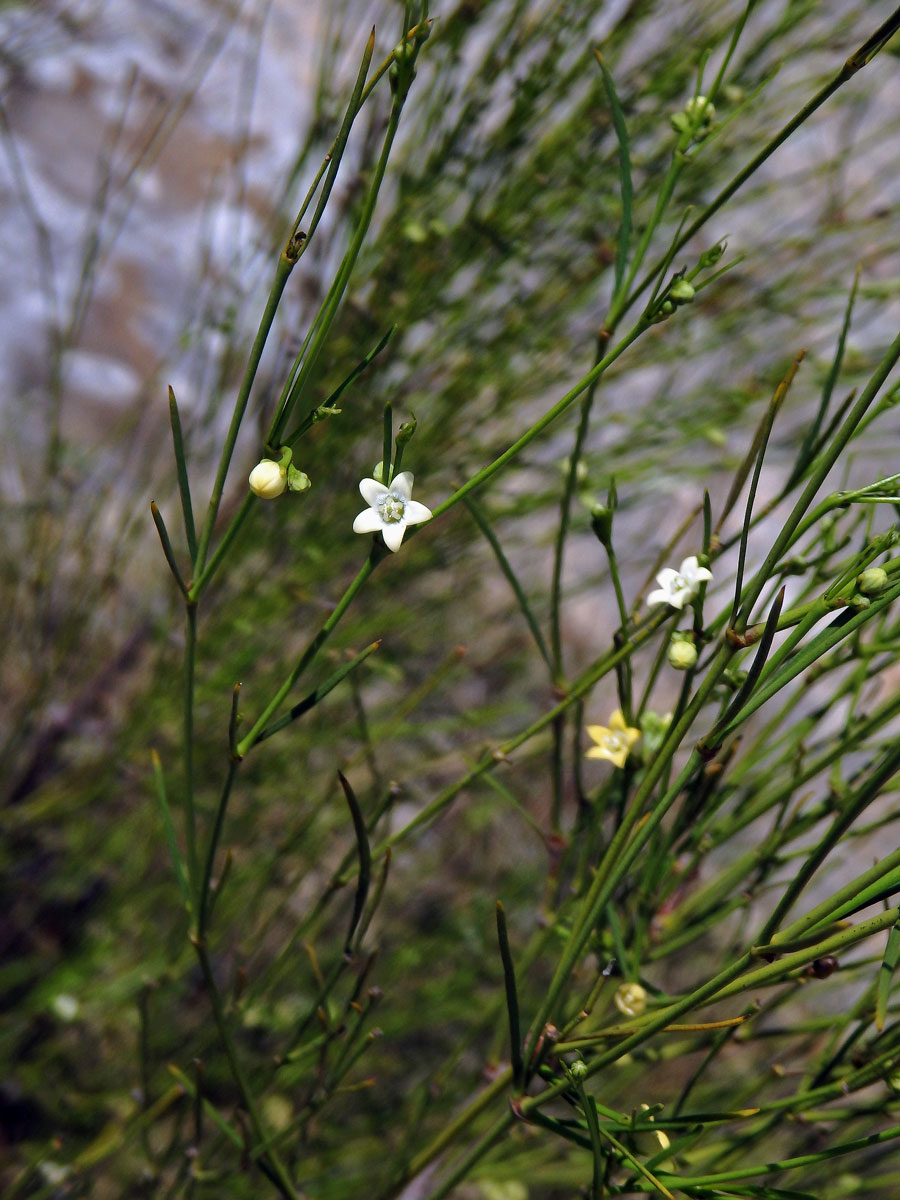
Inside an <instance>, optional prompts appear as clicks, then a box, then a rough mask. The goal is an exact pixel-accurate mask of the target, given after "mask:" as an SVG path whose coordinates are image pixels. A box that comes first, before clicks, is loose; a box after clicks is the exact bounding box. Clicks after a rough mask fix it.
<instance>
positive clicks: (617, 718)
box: [609, 708, 625, 729]
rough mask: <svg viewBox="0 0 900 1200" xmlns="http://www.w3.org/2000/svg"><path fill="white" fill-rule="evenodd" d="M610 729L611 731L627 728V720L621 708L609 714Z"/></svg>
mask: <svg viewBox="0 0 900 1200" xmlns="http://www.w3.org/2000/svg"><path fill="white" fill-rule="evenodd" d="M609 727H610V729H624V728H625V718H624V717H623V716H622V710H621V709H620V708H617V709H616V710H615V711H614V712H611V713H610V714H609Z"/></svg>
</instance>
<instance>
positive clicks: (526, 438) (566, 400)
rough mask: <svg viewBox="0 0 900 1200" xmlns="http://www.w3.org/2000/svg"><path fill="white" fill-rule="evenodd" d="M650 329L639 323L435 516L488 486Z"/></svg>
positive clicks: (449, 498)
mask: <svg viewBox="0 0 900 1200" xmlns="http://www.w3.org/2000/svg"><path fill="white" fill-rule="evenodd" d="M647 328H648V325H647V323H646V321H643V320H639V321H638V322H637V323H636V324H635V326H634V327H633V329H631V330H630V331H629V333H627V334H626V336H625V337H624V338H622V340H621V341H620V342H618V343H617V344H616V345H615V346H614V347H613V349H612V350H610V352H609V353H608V354H607V355H605V356H604V357H603V358H602V359H601V360H600V361H599V362H598V363H597V365H596V366H595V367H593V368H592V369H591V370H590V371H588V373H587V375H585V376H584V378H583V379H581V380H579V382H578V383H576V384H575V386H574V387H573V388H571V389H570V390H569V391H568V392H566V394H565V395H564V396H563V397H562V399H561V400H557V402H556V404H554V405H553V407H552V408H550V409H548V410H547V412H545V413H544V415H543V416H542V417H540V418H539V419H538V420H537V421H535V423H534V424H533V425H532V426H531V428H530V429H527V430H526V431H525V432H524V433H523V434H522V436H521V437H520V438H518V439H517V440H516V441H515V442H513V444H512V445H511V446H510V447H509V449H508V450H504V451H503V453H502V454H501V455H499V456H498V457H497V458H495V459H494V461H493V462H491V463H488V465H487V466H486V467H482V469H481V470H480V471H478V472H477V473H476V474H475V475H473V476H472V478H471V479H468V480H466V482H465V483H464V484H463V485H462V486H461V487H459V488H457V489H456V491H455V492H453V493H452V494H451V495H450V496H448V497H447V499H446V500H445V501H444V502H443V503H442V504H439V505H438V506H437V508H435V510H434V516H435V517H439V516H441V515H442V514H443V513H445V512H446V511H447V510H448V509H449V508H452V507H453V505H454V504H457V503H458V502H459V501H460V500H462V498H463V496H467V495H468V494H469V492H473V491H474V490H475V489H476V488H478V487H481V485H482V484H483V483H486V482H487V481H488V479H490V478H491V476H493V475H496V473H497V472H498V471H499V470H500V468H501V467H504V466H506V464H507V463H508V462H509V461H510V460H511V459H513V458H515V457H516V455H517V454H518V453H519V452H520V451H521V450H524V449H525V447H526V446H527V445H529V444H530V443H531V442H533V441H534V439H535V438H536V437H537V436H538V434H540V433H543V432H544V430H545V429H546V428H547V426H548V425H552V423H553V422H554V421H555V420H556V418H557V417H558V416H560V415H561V414H562V413H564V412H565V411H566V409H567V408H570V407H571V406H572V405H573V404H574V403H575V401H576V400H577V399H578V397H579V396H580V395H581V394H582V392H584V391H585V390H586V389H587V388H589V387H590V386H591V385H592V384H593V383H595V382H596V381H597V380H598V379H599V378H600V376H601V375H602V374H603V372H604V371H605V370H606V368H607V367H608V366H610V365H611V364H612V363H614V362H615V361H616V359H617V358H619V357H620V356H621V355H622V354H623V353H624V352H625V351H626V350H627V349H628V347H629V346H630V345H631V344H632V342H634V341H636V340H637V338H638V337H640V335H641V334H642V333H643V332H644V330H645V329H647Z"/></svg>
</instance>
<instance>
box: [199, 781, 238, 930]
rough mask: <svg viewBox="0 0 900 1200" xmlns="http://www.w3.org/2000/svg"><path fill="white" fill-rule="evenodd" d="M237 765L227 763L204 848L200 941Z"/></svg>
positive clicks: (207, 912)
mask: <svg viewBox="0 0 900 1200" xmlns="http://www.w3.org/2000/svg"><path fill="white" fill-rule="evenodd" d="M238 766H239V762H238V760H237V759H232V761H231V762H230V763H229V764H228V774H227V775H226V776H225V782H224V784H223V785H222V794H221V796H220V797H219V803H218V805H217V806H216V818H215V821H214V822H213V829H212V834H211V836H210V839H209V846H208V847H207V850H206V862H205V864H204V867H203V879H202V880H201V883H200V898H199V902H198V905H197V932H196V937H197V939H198V941H201V942H202V941H203V940H204V939H205V937H206V927H207V923H208V920H209V891H210V884H211V882H212V873H213V867H214V865H215V861H216V850H217V849H218V848H219V838H220V837H221V836H222V826H223V825H224V823H225V813H226V811H227V809H228V800H229V798H230V796H231V789H232V787H233V785H234V778H235V775H236V774H237V769H238Z"/></svg>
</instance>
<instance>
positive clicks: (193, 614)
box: [183, 600, 198, 903]
mask: <svg viewBox="0 0 900 1200" xmlns="http://www.w3.org/2000/svg"><path fill="white" fill-rule="evenodd" d="M185 620H186V623H185V633H184V696H183V701H184V712H183V732H184V821H185V836H186V839H187V865H188V878H189V880H190V885H191V896H192V897H193V898H194V902H195V903H196V900H197V881H198V863H197V818H196V813H195V811H194V673H195V669H196V659H197V606H196V604H192V603H191V601H190V600H189V601H188V602H187V604H186V605H185Z"/></svg>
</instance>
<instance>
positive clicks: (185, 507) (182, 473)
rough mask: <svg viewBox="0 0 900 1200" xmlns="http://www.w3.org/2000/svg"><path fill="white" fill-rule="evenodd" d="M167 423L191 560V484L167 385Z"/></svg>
mask: <svg viewBox="0 0 900 1200" xmlns="http://www.w3.org/2000/svg"><path fill="white" fill-rule="evenodd" d="M169 423H170V424H171V426H172V448H173V450H174V451H175V469H176V471H177V473H178V491H179V493H180V495H181V511H182V513H183V515H184V535H185V537H186V538H187V545H188V554H189V555H190V557H191V562H193V561H194V558H195V556H196V554H197V532H196V529H195V528H194V506H193V504H192V503H191V485H190V481H189V480H188V472H187V459H186V458H185V454H184V438H183V437H182V434H181V417H180V416H179V415H178V402H177V400H176V399H175V393H174V391H173V390H172V388H171V386H170V387H169Z"/></svg>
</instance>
